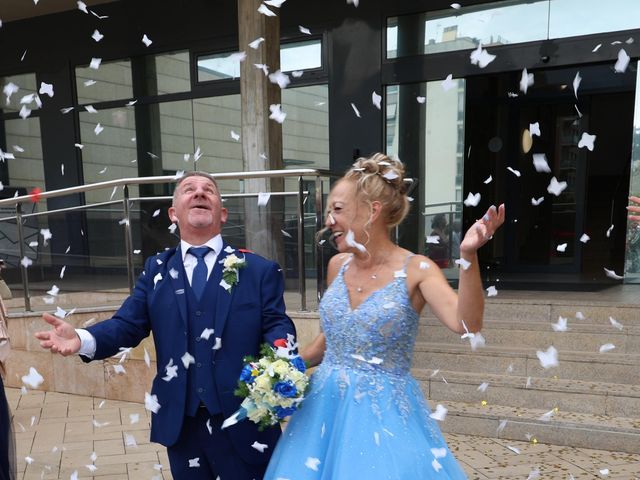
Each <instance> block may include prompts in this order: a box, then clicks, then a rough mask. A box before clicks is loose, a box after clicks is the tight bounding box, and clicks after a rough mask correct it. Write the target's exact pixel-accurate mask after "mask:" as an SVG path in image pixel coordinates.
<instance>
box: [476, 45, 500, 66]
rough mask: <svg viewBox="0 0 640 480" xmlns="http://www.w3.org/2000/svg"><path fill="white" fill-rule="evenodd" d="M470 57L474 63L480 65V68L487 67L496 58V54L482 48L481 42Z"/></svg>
mask: <svg viewBox="0 0 640 480" xmlns="http://www.w3.org/2000/svg"><path fill="white" fill-rule="evenodd" d="M470 59H471V64H472V65H478V67H480V68H485V67H486V66H487V65H489V64H490V63H491V62H493V61H494V60H495V59H496V56H495V55H491V54H490V53H489V52H487V51H486V50H485V49H484V48H482V44H479V45H478V48H477V49H475V50H474V51H473V52H471V55H470Z"/></svg>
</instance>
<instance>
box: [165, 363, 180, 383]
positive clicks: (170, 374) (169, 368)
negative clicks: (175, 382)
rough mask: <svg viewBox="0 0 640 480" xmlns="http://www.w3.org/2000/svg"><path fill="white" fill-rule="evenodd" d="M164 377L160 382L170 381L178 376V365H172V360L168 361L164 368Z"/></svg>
mask: <svg viewBox="0 0 640 480" xmlns="http://www.w3.org/2000/svg"><path fill="white" fill-rule="evenodd" d="M164 370H165V376H164V377H162V380H164V381H165V382H169V381H171V379H172V378H176V377H177V376H178V365H174V364H173V358H170V359H169V363H167V365H166V366H165V367H164Z"/></svg>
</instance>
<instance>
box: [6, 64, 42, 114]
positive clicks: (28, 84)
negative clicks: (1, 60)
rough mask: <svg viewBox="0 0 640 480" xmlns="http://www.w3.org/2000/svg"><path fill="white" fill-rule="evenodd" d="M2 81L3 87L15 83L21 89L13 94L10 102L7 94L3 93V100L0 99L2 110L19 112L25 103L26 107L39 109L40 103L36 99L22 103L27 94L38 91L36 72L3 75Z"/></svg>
mask: <svg viewBox="0 0 640 480" xmlns="http://www.w3.org/2000/svg"><path fill="white" fill-rule="evenodd" d="M0 83H2V87H3V88H4V86H6V85H8V84H10V83H13V84H14V85H15V86H16V87H18V89H19V90H17V91H16V92H15V93H13V94H11V96H10V98H9V102H7V96H6V94H4V93H3V94H2V101H0V108H2V110H5V111H9V112H19V111H20V109H21V108H22V106H23V105H26V107H27V108H28V109H30V110H36V109H38V105H37V104H36V102H35V101H31V102H28V103H24V104H23V103H21V100H22V99H23V98H24V97H26V96H27V95H32V94H37V93H38V87H37V83H36V74H35V73H25V74H22V75H12V76H10V77H1V78H0ZM47 98H48V97H47ZM25 100H26V99H25Z"/></svg>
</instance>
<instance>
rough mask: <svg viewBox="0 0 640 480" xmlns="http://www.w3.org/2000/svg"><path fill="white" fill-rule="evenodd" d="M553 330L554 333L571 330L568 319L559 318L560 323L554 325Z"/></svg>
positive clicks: (552, 325)
mask: <svg viewBox="0 0 640 480" xmlns="http://www.w3.org/2000/svg"><path fill="white" fill-rule="evenodd" d="M551 328H553V331H554V332H566V331H567V330H569V327H567V319H566V318H565V317H558V323H552V324H551Z"/></svg>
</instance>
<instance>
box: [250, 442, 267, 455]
mask: <svg viewBox="0 0 640 480" xmlns="http://www.w3.org/2000/svg"><path fill="white" fill-rule="evenodd" d="M251 448H255V449H256V450H257V451H259V452H260V453H264V451H265V450H266V449H267V448H269V445H267V444H266V443H260V442H258V441H255V442H253V443H252V444H251Z"/></svg>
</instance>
